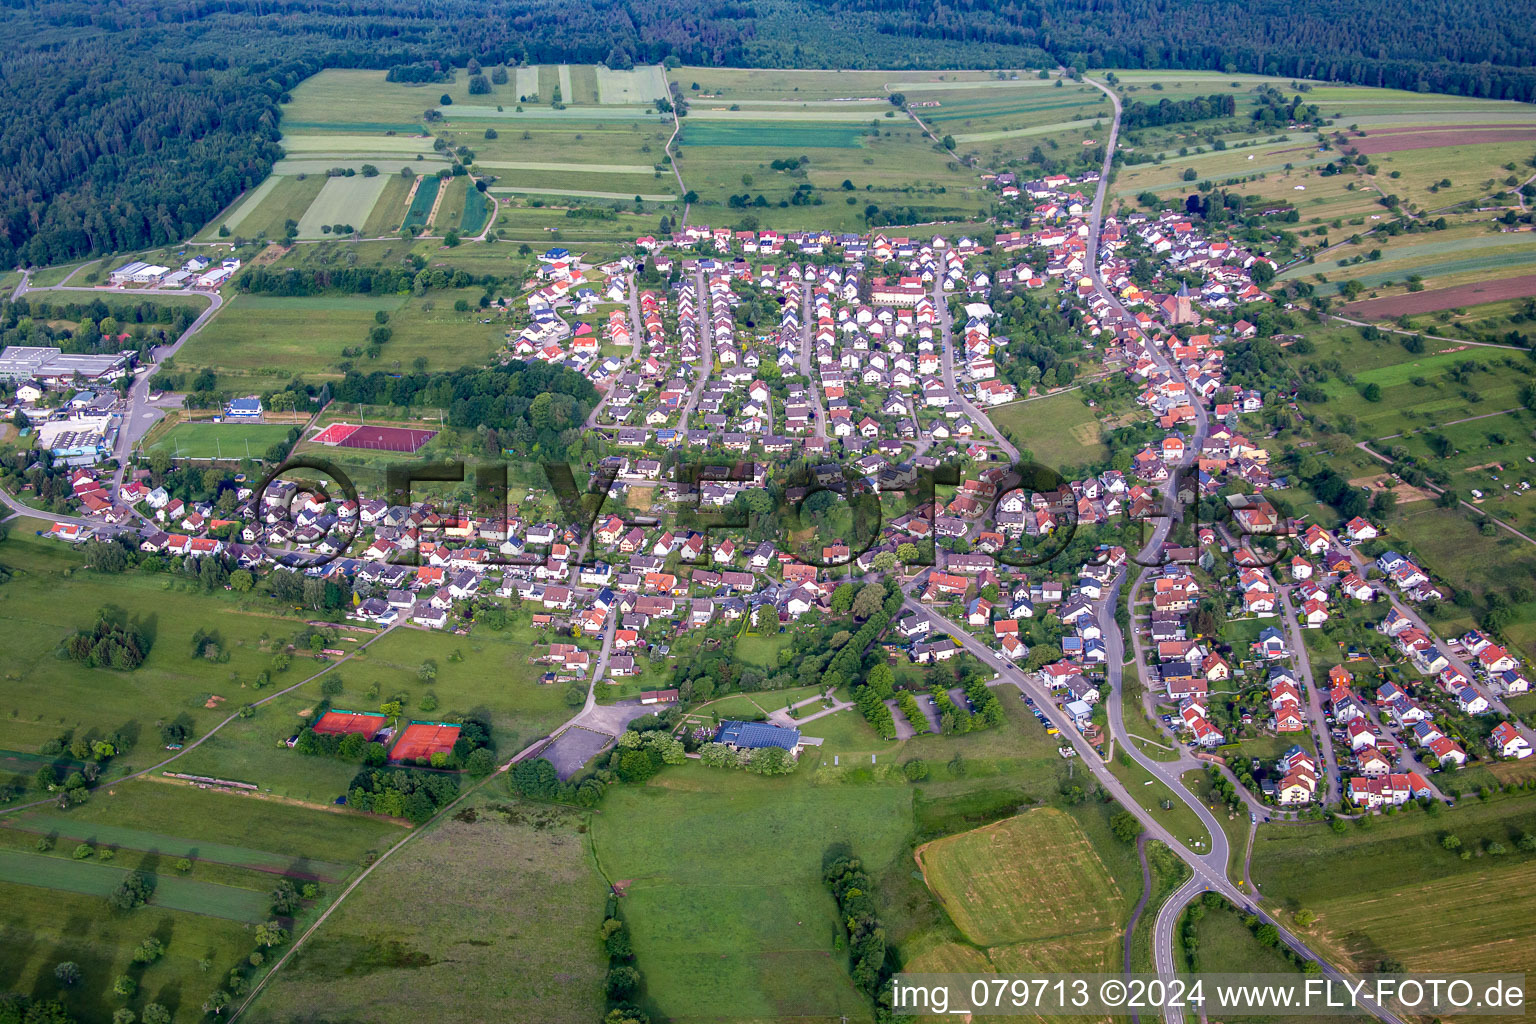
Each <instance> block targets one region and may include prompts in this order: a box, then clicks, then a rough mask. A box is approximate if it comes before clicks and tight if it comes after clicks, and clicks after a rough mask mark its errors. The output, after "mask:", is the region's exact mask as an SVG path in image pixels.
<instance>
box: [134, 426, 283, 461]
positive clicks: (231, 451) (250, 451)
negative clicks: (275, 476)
mask: <svg viewBox="0 0 1536 1024" xmlns="http://www.w3.org/2000/svg"><path fill="white" fill-rule="evenodd" d="M291 429H292V426H291V425H290V424H287V423H238V422H232V423H211V422H185V423H177V424H176V425H175V426H173V427H171V428H170V429H169V430H167V431H165V432H164V433H162V434H159V435H158V436H157V437H155V438H153V439H152V440H150V443H148V444H146V445H145V446H144V450H145V451H148V452H155V451H164V452H168V453H170V454H171V455H173V456H176V457H178V458H183V459H243V458H246V457H247V456H248V455H249V457H251V458H255V459H259V458H261V457H262V456H263V455H265V454H266V451H267V449H268V448H270V447H272V445H274V444H276V443H278V442H279V441H286V440H287V439H288V431H289V430H291Z"/></svg>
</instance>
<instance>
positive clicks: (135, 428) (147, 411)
mask: <svg viewBox="0 0 1536 1024" xmlns="http://www.w3.org/2000/svg"><path fill="white" fill-rule="evenodd" d="M33 292H89V293H91V294H93V295H115V296H125V297H129V298H131V297H132V295H133V293H132V292H120V291H116V290H114V289H106V288H80V287H74V286H67V285H57V286H54V287H52V288H34V287H32V286H31V284H30V283H29V281H28V277H27V275H26V274H23V275H22V279H21V283H19V284H18V285H17V286H16V290H15V291H14V292H13V293H12V298H13V299H14V298H18V297H20V296H22V295H30V294H32V293H33ZM174 294H177V295H187V296H192V297H197V298H206V299H207V300H208V308H207V309H205V310H203V311H202V313H200V314H198V317H197V319H196V320H193V321H192V323H191V324H190V325H189V326H188V327H187V329H186V330H185V331H182V332H181V335H180V337H178V338H177V339H176V340H175V341H173V342H171V343H170V344H169V345H160V346H156V347H154V348H152V349H150V351H149V353H148V355H149V361H150V363H152V364H155V363H160V362H163V361H165V360H166V359H169V358H171V357H172V356H174V355H175V354H176V353H177V352H179V351H181V346H182V345H185V344H186V342H187V339H188V338H190V337H192V335H194V334H196V333H197V332H198V331H200V330H202V329H203V326H204V325H205V324H207V323H208V321H209V320H211V319H213V316H214V314H216V313H218V311H219V310H220V308H222V307H223V305H224V297H223V296H222V295H220V294H219V293H218V292H207V291H187V292H175V293H174ZM154 375H155V374H154V367H153V366H150V368H149V369H146V370H145V371H144V372H142V373H139V374H137V375H136V376H135V377H134V381H133V387H132V388H131V389H130V390H129V392H128V407H127V409H126V410H124V412H123V418H122V422H121V424H120V425H119V426H118V429H117V444H116V446H115V447H114V448H113V450H112V455H113V457H114V458H116V459H117V472H115V473H114V474H113V475H112V487H111V491H112V493H113V494H116V493H117V489H118V488H119V487H121V486H122V483H123V475H124V474H125V473H126V472H127V469H128V456H129V455H131V454H132V453H133V446H134V445H135V444H137V443H138V442H139V439H140V438H142V437H143V436H144V435H145V434H147V433H149V428H150V427H152V426H154V425H155V423H156V422H157V421H158V420H159V419H160V417H161V416H162V415H163V414H164V412H165V407H164V406H154V405H151V404H150V403H149V379H150V378H151V377H153V376H154Z"/></svg>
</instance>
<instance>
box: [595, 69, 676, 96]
mask: <svg viewBox="0 0 1536 1024" xmlns="http://www.w3.org/2000/svg"><path fill="white" fill-rule="evenodd" d="M596 72H597V101H598V102H599V103H601V104H604V105H608V104H615V103H635V102H639V103H651V102H654V101H655V100H659V99H664V98H666V95H667V91H668V90H667V77H666V74H665V73H664V72H663V71H662V69H661V66H660V65H656V64H652V65H647V66H644V67H637V68H635V69H633V70H631V71H610V70H609V69H608V68H606V67H604V66H603V65H601V64H599V65H597V67H596Z"/></svg>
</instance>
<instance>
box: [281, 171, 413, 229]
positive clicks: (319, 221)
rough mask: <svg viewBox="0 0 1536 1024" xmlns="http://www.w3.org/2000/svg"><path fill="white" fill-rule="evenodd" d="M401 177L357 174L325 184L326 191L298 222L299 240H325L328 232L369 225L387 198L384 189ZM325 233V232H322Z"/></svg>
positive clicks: (322, 192) (321, 191) (336, 178)
mask: <svg viewBox="0 0 1536 1024" xmlns="http://www.w3.org/2000/svg"><path fill="white" fill-rule="evenodd" d="M394 177H398V175H383V174H375V175H373V176H372V177H369V176H367V175H363V174H357V175H354V176H352V177H350V178H348V177H335V178H329V179H327V180H326V183H325V187H323V188H322V189H321V190H320V194H319V195H318V196H316V197H315V201H314V202H313V203H311V204H310V205H309V209H307V210H305V211H304V216H302V217H300V218H299V235H298V237H300V238H323V237H324V236H325V235H326V234H329V233H330V232H329V229H330V228H332V227H334V226H336V225H341V226H342V227H345V226H347V225H351V226H352V227H353V228H354V229H356V228H360V227H363V226H364V225H366V224H367V223H368V215H369V214H370V213H371V212H372V211H373V205H374V203H376V202H378V200H379V197H380V196H381V195H383V194H384V187H385V186H386V185H388V184H389V182H390V180H391V179H392V178H394ZM322 229H326V230H322Z"/></svg>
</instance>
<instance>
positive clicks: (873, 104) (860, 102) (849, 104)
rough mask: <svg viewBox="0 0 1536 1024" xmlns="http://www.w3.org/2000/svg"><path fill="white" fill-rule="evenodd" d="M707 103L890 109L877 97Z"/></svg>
mask: <svg viewBox="0 0 1536 1024" xmlns="http://www.w3.org/2000/svg"><path fill="white" fill-rule="evenodd" d="M709 102H711V103H725V102H730V103H731V104H733V105H735V106H738V107H767V108H770V109H771V108H774V107H781V108H799V107H804V108H806V109H809V110H848V109H853V110H864V111H871V112H874V113H884V112H885V111H887V110H890V109H891V104H890V101H889V100H885V99H881V98H880V97H878V96H875V97H869V98H862V97H861V98H858V99H846V100H744V99H737V98H735V97H734V96H732V97H727V98H723V99H720V100H710V101H709Z"/></svg>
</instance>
